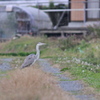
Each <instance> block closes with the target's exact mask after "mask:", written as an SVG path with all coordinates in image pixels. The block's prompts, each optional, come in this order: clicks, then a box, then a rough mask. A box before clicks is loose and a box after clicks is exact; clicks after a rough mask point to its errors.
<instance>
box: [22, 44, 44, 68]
mask: <svg viewBox="0 0 100 100" xmlns="http://www.w3.org/2000/svg"><path fill="white" fill-rule="evenodd" d="M42 45H45V43H41V42H39V43H38V44H37V45H36V55H35V54H30V55H28V56H27V57H26V59H25V60H24V63H23V64H22V66H21V69H22V68H25V67H28V66H30V65H33V64H34V63H35V62H36V61H37V60H38V59H39V56H40V50H39V47H40V46H42Z"/></svg>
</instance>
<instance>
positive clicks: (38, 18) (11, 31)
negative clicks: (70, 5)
mask: <svg viewBox="0 0 100 100" xmlns="http://www.w3.org/2000/svg"><path fill="white" fill-rule="evenodd" d="M0 13H1V14H0V15H1V16H0V38H12V37H13V36H15V34H16V33H18V34H21V35H24V34H30V35H35V34H37V33H38V31H39V29H51V28H52V22H51V20H50V18H49V16H48V15H47V14H46V13H45V12H43V11H42V10H39V9H37V8H33V7H19V6H13V7H11V6H10V7H9V6H8V7H5V11H4V12H0Z"/></svg>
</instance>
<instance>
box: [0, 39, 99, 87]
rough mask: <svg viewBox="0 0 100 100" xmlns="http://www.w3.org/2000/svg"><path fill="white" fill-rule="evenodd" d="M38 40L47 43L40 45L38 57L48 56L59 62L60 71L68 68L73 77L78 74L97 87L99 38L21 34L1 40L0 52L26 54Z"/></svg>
mask: <svg viewBox="0 0 100 100" xmlns="http://www.w3.org/2000/svg"><path fill="white" fill-rule="evenodd" d="M38 42H44V43H46V44H47V45H46V46H43V47H41V48H40V49H41V58H50V59H51V60H52V61H53V62H54V63H57V64H59V65H60V68H61V71H70V72H71V73H72V74H73V75H74V76H77V77H78V76H79V77H80V79H83V80H85V81H86V82H88V83H89V84H91V86H93V87H95V88H96V89H100V88H99V87H100V85H99V79H98V76H97V75H100V74H99V73H100V39H99V38H98V39H92V40H89V41H85V40H82V41H81V40H78V39H75V38H73V37H70V38H65V39H53V38H45V37H21V38H19V39H16V40H12V41H9V42H7V43H1V44H0V54H1V55H11V56H27V55H28V54H30V53H35V52H36V50H35V46H36V44H37V43H38ZM73 69H74V70H73ZM84 71H85V72H84ZM90 73H91V74H90ZM87 76H89V77H87ZM85 78H87V79H85ZM96 79H97V80H96ZM96 83H97V84H96Z"/></svg>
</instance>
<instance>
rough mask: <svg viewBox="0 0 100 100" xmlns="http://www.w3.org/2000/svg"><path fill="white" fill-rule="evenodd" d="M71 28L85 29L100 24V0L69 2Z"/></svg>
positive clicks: (74, 0) (71, 0) (73, 0)
mask: <svg viewBox="0 0 100 100" xmlns="http://www.w3.org/2000/svg"><path fill="white" fill-rule="evenodd" d="M69 9H70V16H69V19H70V20H69V25H68V26H69V27H84V26H89V25H94V24H99V22H100V0H69Z"/></svg>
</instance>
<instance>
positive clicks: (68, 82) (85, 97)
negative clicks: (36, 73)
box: [39, 59, 97, 100]
mask: <svg viewBox="0 0 100 100" xmlns="http://www.w3.org/2000/svg"><path fill="white" fill-rule="evenodd" d="M39 64H40V66H41V69H42V70H43V71H45V72H48V73H52V74H53V75H55V76H57V77H58V78H59V82H58V84H59V85H60V87H61V88H62V89H63V90H64V91H67V92H70V93H71V94H72V95H74V96H75V97H76V98H78V99H79V100H97V99H96V98H95V97H94V96H93V94H84V93H83V89H84V88H85V87H84V85H83V84H81V82H80V81H78V80H72V79H71V78H69V77H67V76H65V75H63V74H60V73H61V72H60V69H58V68H54V67H52V66H51V65H50V63H49V62H48V61H47V60H45V59H39Z"/></svg>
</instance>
